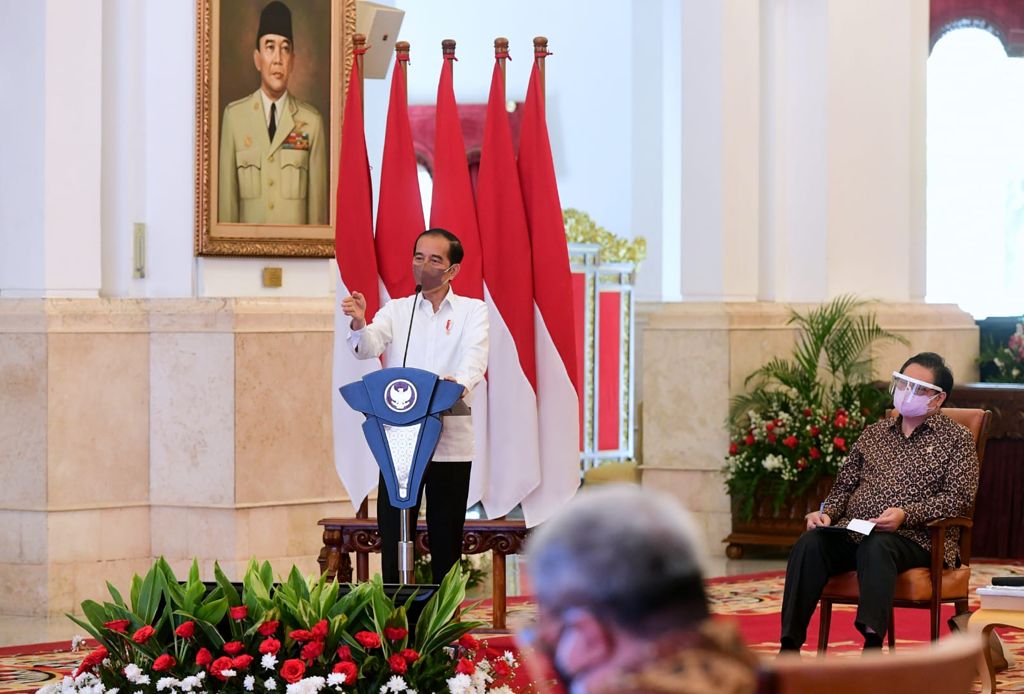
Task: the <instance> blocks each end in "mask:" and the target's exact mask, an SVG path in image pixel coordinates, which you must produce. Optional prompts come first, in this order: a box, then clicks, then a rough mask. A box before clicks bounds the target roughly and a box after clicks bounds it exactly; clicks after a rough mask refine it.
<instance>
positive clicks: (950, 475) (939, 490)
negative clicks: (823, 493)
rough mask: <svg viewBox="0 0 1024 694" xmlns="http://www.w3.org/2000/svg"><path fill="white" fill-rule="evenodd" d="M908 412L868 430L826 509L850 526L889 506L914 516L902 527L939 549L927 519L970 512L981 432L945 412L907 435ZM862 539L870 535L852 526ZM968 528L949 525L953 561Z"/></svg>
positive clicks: (947, 553)
mask: <svg viewBox="0 0 1024 694" xmlns="http://www.w3.org/2000/svg"><path fill="white" fill-rule="evenodd" d="M902 425H903V418H902V417H901V416H900V417H894V418H893V417H890V418H887V419H883V420H882V421H880V422H876V423H875V424H872V425H871V426H869V427H867V428H866V429H865V430H864V433H862V434H861V435H860V438H858V439H857V442H856V443H855V444H854V445H853V450H851V451H850V455H849V456H847V458H846V461H845V462H844V463H843V466H842V467H841V468H840V469H839V475H838V476H837V477H836V481H835V484H834V485H833V486H832V492H831V493H830V494H829V495H828V498H827V499H825V509H824V513H826V514H827V515H828V516H829V518H831V519H832V524H833V525H836V526H838V527H846V526H847V525H848V524H849V522H850V520H851V519H853V518H861V519H864V520H868V519H870V518H876V517H878V516H879V515H880V514H881V513H882V512H883V511H884V510H885V509H887V508H890V507H895V508H900V509H903V511H905V512H906V514H907V517H906V519H905V520H904V521H903V524H902V525H901V526H900V527H899V528H897V530H896V532H897V533H899V534H900V535H902V536H903V537H906V538H908V539H910V540H913V541H914V542H916V543H917V544H919V545H921V547H923V548H924V549H926V550H928V551H931V536H930V533H929V530H928V529H927V528H926V527H925V525H926V524H927V523H928V522H929V521H933V520H936V519H937V518H949V517H953V516H964V515H966V514H968V513H969V512H970V510H971V509H972V508H973V505H974V495H975V494H976V493H977V491H978V456H977V454H976V451H975V445H974V437H973V436H972V435H971V432H970V431H969V430H968V429H967V428H966V427H964V426H961V425H960V424H957V423H956V422H954V421H953V420H952V419H950V418H949V417H947V416H946V415H944V414H941V413H936V414H933V415H931V416H929V417H928V418H927V419H925V420H924V422H922V423H921V424H920V425H919V426H918V427H917V428H916V429H914V431H913V433H911V435H910V436H904V435H903V430H902ZM850 534H851V536H852V537H853V538H854V540H856V541H858V542H859V541H860V540H862V539H863V538H864V536H863V535H861V534H860V533H850ZM959 539H960V529H959V528H950V529H948V530H947V531H946V544H945V547H943V553H944V555H945V562H946V565H947V566H956V565H957V563H958V560H959Z"/></svg>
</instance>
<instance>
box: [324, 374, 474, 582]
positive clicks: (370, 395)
mask: <svg viewBox="0 0 1024 694" xmlns="http://www.w3.org/2000/svg"><path fill="white" fill-rule="evenodd" d="M463 390H464V389H463V387H462V386H461V385H460V384H458V383H454V382H452V381H445V380H443V379H441V378H439V377H438V375H437V374H434V373H431V372H429V371H424V370H423V369H414V368H408V367H402V368H391V369H381V370H380V371H375V372H373V373H371V374H367V375H366V376H364V377H363V378H361V379H360V380H358V381H355V382H353V383H349V384H348V385H345V386H342V387H341V388H340V391H341V397H342V398H344V400H345V402H346V403H347V404H348V406H349V407H351V408H352V409H354V410H356V411H357V412H362V413H363V414H364V415H365V416H366V421H364V422H363V435H364V436H365V437H366V442H367V443H368V444H369V446H370V451H371V452H372V453H373V457H374V460H376V461H377V466H378V467H379V468H380V471H381V475H382V476H383V477H384V485H385V486H386V487H387V490H388V498H389V499H390V500H391V505H392V506H394V507H395V508H398V509H401V513H402V522H401V531H400V533H401V534H400V540H399V543H398V571H399V575H400V577H401V581H402V583H405V584H410V583H412V582H413V568H412V567H413V545H414V540H413V538H414V537H415V536H414V532H415V526H414V523H415V519H414V518H412V508H413V506H415V505H416V499H417V498H418V497H419V491H420V487H421V486H422V484H423V475H424V473H425V472H426V470H427V465H428V464H429V463H430V459H431V458H432V457H433V455H434V450H435V449H436V448H437V442H438V440H439V439H440V437H441V416H442V414H443V413H445V412H446V411H449V410H451V409H452V408H453V407H455V406H456V405H457V404H459V401H460V399H461V397H462V394H463ZM467 411H468V408H467Z"/></svg>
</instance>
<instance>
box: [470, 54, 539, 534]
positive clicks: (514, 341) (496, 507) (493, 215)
mask: <svg viewBox="0 0 1024 694" xmlns="http://www.w3.org/2000/svg"><path fill="white" fill-rule="evenodd" d="M504 83H505V79H504V75H502V72H501V68H500V66H499V65H498V63H497V61H496V62H495V66H494V73H493V76H492V78H491V93H490V98H489V99H488V102H487V119H486V121H485V124H484V138H483V146H482V148H481V153H480V173H479V177H478V178H477V219H478V221H479V224H480V243H481V246H482V248H483V261H484V262H483V269H484V296H485V300H486V301H487V304H488V308H489V309H490V353H489V361H488V398H487V400H488V421H489V426H488V435H489V437H490V441H489V448H490V463H491V465H490V467H491V469H490V474H491V480H490V483H489V489H488V493H487V495H485V497H484V500H483V501H484V506H485V507H486V509H487V513H488V515H490V516H492V517H493V516H498V515H504V514H505V513H508V512H509V511H511V510H512V509H513V508H514V507H515V506H516V504H518V503H520V502H521V501H522V500H523V499H524V498H525V497H526V496H527V495H528V494H529V493H530V492H532V491H533V490H534V489H535V488H536V487H537V485H538V484H539V483H540V461H539V458H538V450H537V396H536V383H537V367H536V360H535V356H534V339H535V336H534V307H533V273H532V270H531V263H530V252H531V249H530V236H529V231H528V229H527V226H526V213H525V212H524V210H523V195H522V191H521V190H520V188H519V175H518V174H517V172H516V160H515V152H514V150H513V146H512V132H511V129H510V128H509V123H508V114H507V113H506V111H505V88H504V87H505V84H504ZM524 510H525V509H524ZM526 522H527V525H535V524H536V522H535V521H534V519H532V518H531V517H530V516H527V517H526Z"/></svg>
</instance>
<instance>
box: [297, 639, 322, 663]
mask: <svg viewBox="0 0 1024 694" xmlns="http://www.w3.org/2000/svg"><path fill="white" fill-rule="evenodd" d="M323 652H324V642H323V641H310V642H309V643H307V644H306V645H305V646H303V647H302V659H303V660H305V661H306V662H308V663H309V664H310V665H312V664H313V661H314V660H316V659H317V658H319V657H320V654H321V653H323Z"/></svg>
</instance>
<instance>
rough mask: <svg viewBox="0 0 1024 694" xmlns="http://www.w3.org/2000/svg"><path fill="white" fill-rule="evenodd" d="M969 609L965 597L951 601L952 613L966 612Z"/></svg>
mask: <svg viewBox="0 0 1024 694" xmlns="http://www.w3.org/2000/svg"><path fill="white" fill-rule="evenodd" d="M969 611H970V610H969V608H968V607H967V598H964V599H963V600H954V601H953V614H958V615H960V614H967V613H968V612H969Z"/></svg>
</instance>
